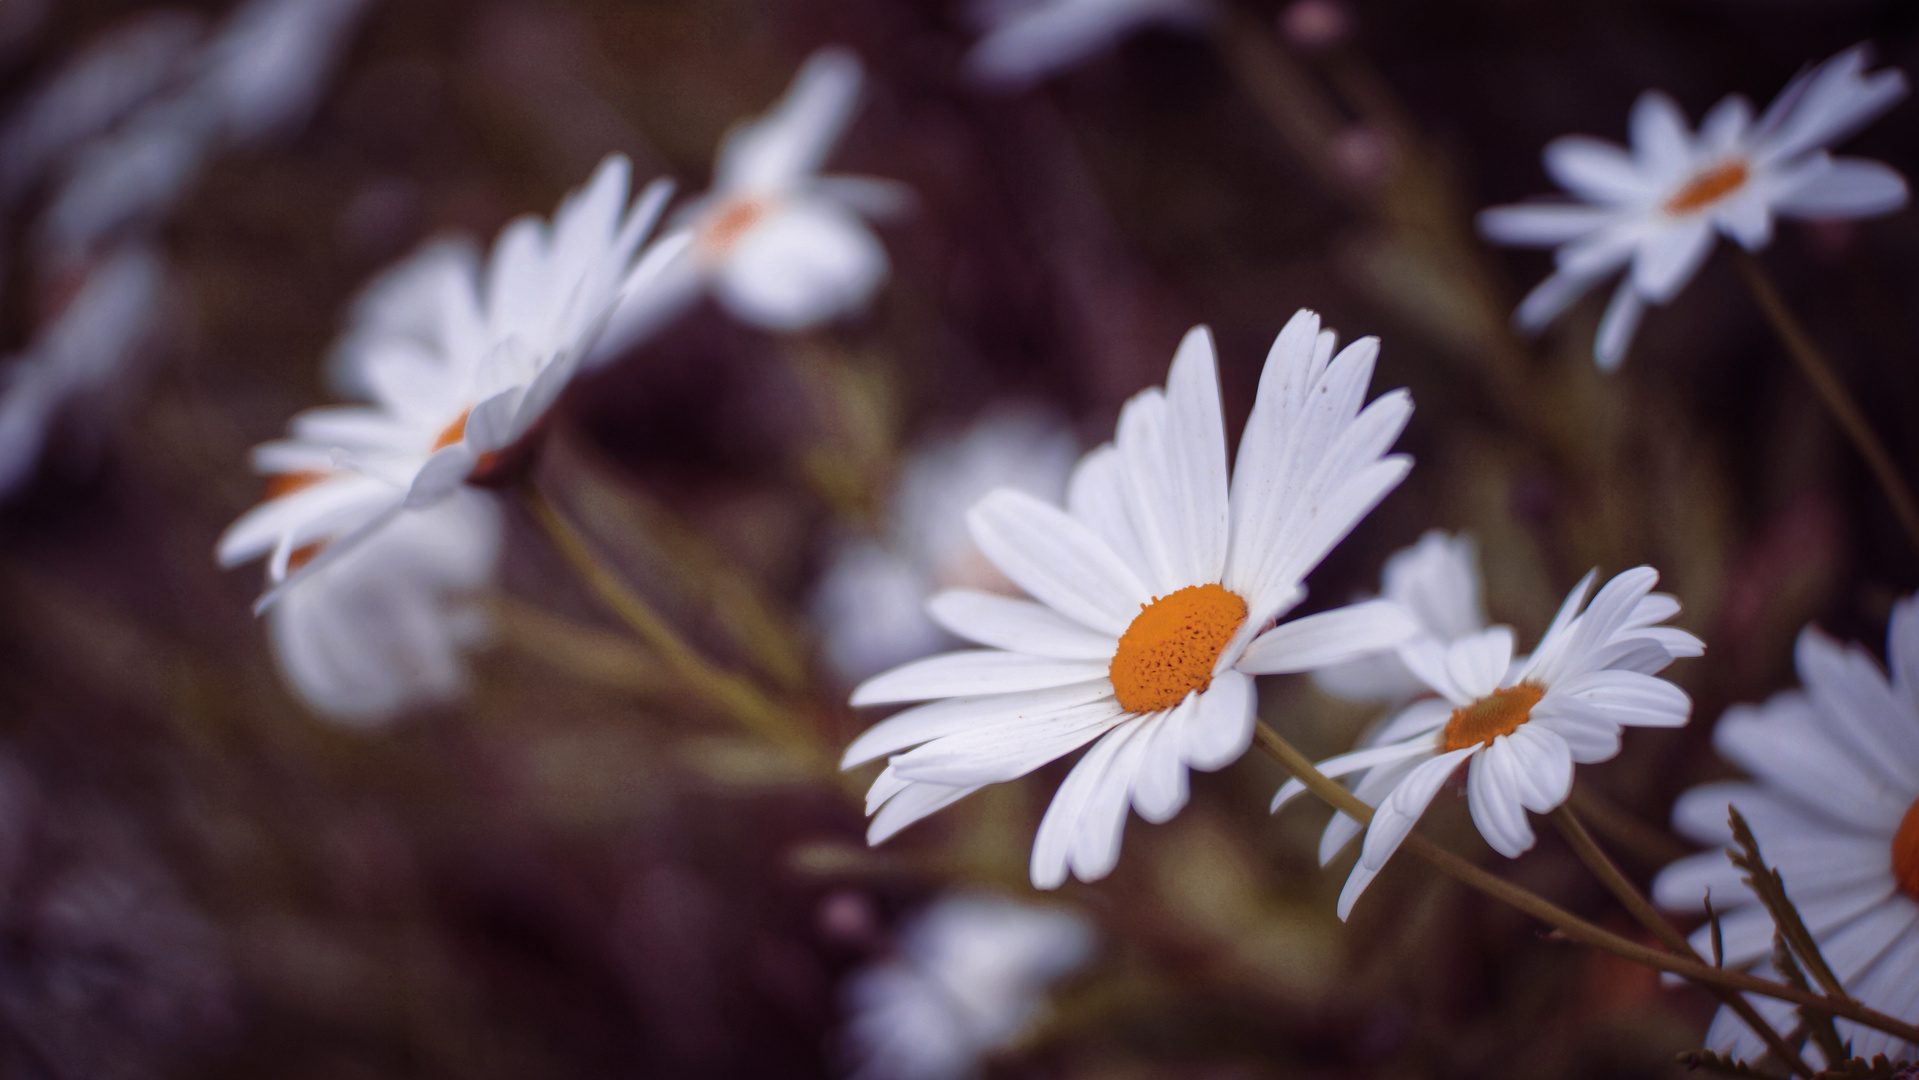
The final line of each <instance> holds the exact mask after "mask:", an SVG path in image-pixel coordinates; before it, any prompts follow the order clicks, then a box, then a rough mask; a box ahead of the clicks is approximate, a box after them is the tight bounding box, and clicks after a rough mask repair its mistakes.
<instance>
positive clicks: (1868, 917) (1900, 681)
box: [1653, 597, 1919, 1061]
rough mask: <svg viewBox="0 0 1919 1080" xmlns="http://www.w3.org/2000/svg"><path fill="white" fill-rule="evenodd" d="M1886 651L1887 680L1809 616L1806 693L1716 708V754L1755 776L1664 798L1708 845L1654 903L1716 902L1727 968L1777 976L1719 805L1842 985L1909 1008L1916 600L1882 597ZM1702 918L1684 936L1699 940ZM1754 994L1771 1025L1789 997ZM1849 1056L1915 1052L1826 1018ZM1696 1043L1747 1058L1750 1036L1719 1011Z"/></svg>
mask: <svg viewBox="0 0 1919 1080" xmlns="http://www.w3.org/2000/svg"><path fill="white" fill-rule="evenodd" d="M1886 653H1887V655H1888V657H1889V658H1890V660H1891V661H1892V678H1891V679H1890V680H1888V679H1887V678H1886V672H1885V670H1884V669H1883V668H1881V667H1880V666H1879V664H1878V662H1877V661H1875V660H1874V659H1873V657H1872V656H1871V655H1870V654H1869V653H1867V652H1866V650H1864V649H1862V648H1860V647H1858V646H1856V645H1853V646H1844V645H1841V644H1840V643H1839V642H1837V641H1834V640H1833V639H1831V638H1829V637H1827V636H1826V635H1824V634H1822V633H1820V632H1819V631H1817V630H1815V629H1813V628H1812V627H1807V628H1806V629H1805V631H1804V632H1803V633H1801V634H1800V635H1799V647H1798V651H1797V655H1796V657H1795V659H1796V660H1797V664H1798V668H1799V681H1800V682H1801V684H1802V685H1803V687H1804V688H1803V689H1799V690H1786V691H1783V692H1781V693H1778V694H1775V695H1773V696H1772V698H1771V699H1770V700H1768V701H1767V702H1766V703H1765V704H1764V705H1737V706H1734V707H1732V708H1730V709H1727V710H1726V713H1725V715H1724V716H1722V717H1721V718H1720V720H1719V725H1718V727H1716V728H1714V729H1713V745H1714V746H1715V747H1717V748H1718V750H1719V752H1720V754H1722V755H1723V756H1725V757H1726V758H1727V759H1728V760H1730V761H1732V762H1733V763H1735V764H1737V765H1738V766H1739V767H1741V768H1743V769H1745V770H1746V771H1747V772H1749V773H1751V774H1752V775H1753V777H1754V780H1752V781H1731V782H1725V783H1716V784H1706V785H1703V786H1701V787H1696V788H1694V789H1692V790H1691V791H1689V792H1687V793H1686V794H1685V795H1683V796H1681V797H1680V799H1679V802H1678V804H1677V805H1676V806H1674V807H1673V826H1674V828H1676V829H1678V831H1679V832H1681V833H1683V834H1684V835H1686V836H1689V837H1691V838H1692V839H1694V840H1697V841H1699V842H1700V843H1703V844H1711V845H1713V846H1714V850H1712V851H1709V852H1705V853H1702V854H1699V855H1693V856H1689V857H1687V858H1684V859H1681V860H1679V861H1678V862H1676V863H1673V864H1672V865H1671V866H1668V867H1667V868H1666V869H1665V870H1663V871H1661V872H1660V874H1659V877H1658V878H1657V879H1656V880H1654V882H1653V898H1654V899H1655V900H1657V901H1658V902H1659V903H1660V904H1661V905H1662V906H1665V907H1668V908H1673V909H1676V910H1691V911H1698V910H1702V908H1703V904H1702V901H1703V900H1704V899H1705V897H1706V896H1707V895H1708V893H1710V894H1711V896H1712V902H1713V906H1714V907H1715V908H1716V909H1718V910H1719V911H1720V912H1721V920H1720V925H1721V928H1722V931H1723V938H1724V947H1725V952H1724V956H1725V962H1726V965H1727V966H1728V967H1742V968H1743V967H1747V966H1755V965H1756V968H1755V970H1757V971H1758V972H1759V973H1760V974H1763V975H1765V976H1766V977H1767V978H1778V975H1777V973H1776V972H1775V970H1774V969H1773V967H1772V963H1771V960H1770V957H1771V956H1772V948H1773V924H1772V920H1771V918H1770V917H1769V916H1768V915H1767V913H1766V910H1765V908H1764V906H1763V905H1761V904H1760V903H1759V899H1758V897H1756V896H1755V895H1753V893H1752V890H1751V889H1749V888H1748V887H1747V886H1746V885H1745V884H1744V882H1743V881H1741V878H1742V876H1743V875H1742V874H1741V873H1740V871H1738V870H1737V869H1735V868H1734V867H1733V865H1732V863H1731V862H1730V861H1729V860H1728V859H1727V858H1726V856H1725V853H1724V851H1723V850H1722V849H1723V848H1726V847H1730V846H1731V845H1732V843H1733V839H1732V831H1731V827H1730V826H1729V825H1728V823H1727V813H1726V808H1727V806H1728V805H1729V804H1730V805H1731V806H1736V807H1738V809H1739V813H1740V814H1741V815H1742V816H1743V817H1744V818H1745V819H1746V822H1747V824H1749V825H1750V826H1752V832H1753V837H1754V838H1755V839H1757V840H1758V841H1759V847H1760V851H1761V852H1762V853H1763V854H1764V855H1765V857H1766V861H1767V862H1768V863H1769V864H1771V865H1772V866H1773V867H1774V868H1776V869H1777V870H1778V871H1779V873H1780V874H1781V876H1783V877H1784V879H1785V882H1786V891H1787V893H1788V894H1790V895H1791V897H1792V901H1793V904H1794V906H1796V907H1797V908H1798V909H1799V914H1800V916H1801V917H1802V918H1803V919H1804V920H1805V923H1806V928H1807V929H1808V930H1810V931H1812V935H1813V937H1814V938H1815V939H1816V940H1817V941H1818V942H1819V951H1820V953H1821V954H1822V955H1823V956H1824V957H1825V958H1826V962H1827V963H1828V964H1829V965H1831V967H1832V970H1833V973H1834V974H1835V975H1837V976H1838V977H1839V979H1840V981H1841V982H1842V983H1844V984H1845V987H1846V992H1847V993H1848V994H1850V995H1852V996H1853V997H1855V998H1858V999H1859V1000H1860V1001H1862V1002H1864V1003H1865V1004H1867V1005H1870V1006H1872V1007H1873V1008H1875V1009H1878V1010H1879V1011H1881V1012H1885V1013H1889V1014H1891V1015H1893V1016H1913V1015H1919V602H1916V601H1914V600H1913V599H1912V598H1910V597H1909V598H1907V599H1905V600H1903V601H1901V602H1900V603H1898V604H1896V605H1894V606H1893V612H1892V625H1891V627H1890V630H1889V632H1888V634H1887V642H1886ZM1710 936H1711V928H1710V927H1701V928H1700V929H1699V930H1698V931H1696V932H1695V933H1694V934H1693V944H1694V945H1695V946H1696V947H1697V948H1699V949H1702V950H1705V949H1709V948H1710V944H1711V942H1710ZM1751 1001H1752V1003H1753V1005H1754V1006H1756V1007H1757V1008H1758V1009H1759V1012H1760V1014H1761V1015H1762V1016H1764V1017H1765V1018H1766V1019H1767V1020H1768V1021H1770V1022H1771V1023H1772V1024H1774V1025H1775V1026H1776V1027H1778V1029H1779V1030H1781V1031H1787V1030H1790V1029H1792V1028H1793V1027H1794V1026H1795V1024H1796V1018H1795V1017H1794V1016H1793V1015H1792V1006H1790V1005H1785V1004H1783V1003H1775V1002H1773V1001H1772V1000H1771V999H1770V998H1759V997H1753V998H1751ZM1835 1023H1836V1024H1837V1025H1838V1031H1839V1037H1840V1039H1841V1040H1845V1041H1849V1042H1850V1043H1851V1044H1852V1052H1853V1054H1854V1055H1856V1056H1858V1057H1862V1058H1866V1059H1871V1058H1872V1057H1873V1056H1874V1055H1876V1054H1885V1055H1886V1056H1888V1057H1890V1058H1891V1059H1892V1060H1894V1061H1900V1060H1910V1059H1911V1058H1913V1057H1914V1056H1915V1055H1919V1047H1915V1046H1912V1045H1910V1044H1908V1043H1905V1042H1903V1041H1902V1040H1900V1039H1898V1038H1896V1037H1894V1036H1891V1035H1887V1034H1885V1033H1884V1032H1880V1031H1875V1030H1873V1029H1871V1028H1868V1027H1864V1026H1861V1025H1858V1024H1854V1023H1853V1022H1852V1021H1850V1020H1844V1019H1837V1018H1835ZM1706 1045H1707V1046H1708V1047H1710V1048H1711V1049H1713V1050H1714V1051H1717V1052H1719V1053H1724V1054H1731V1055H1732V1056H1734V1057H1736V1058H1741V1059H1744V1060H1752V1059H1754V1058H1757V1057H1759V1056H1760V1055H1761V1054H1763V1053H1765V1044H1764V1043H1762V1042H1761V1041H1760V1039H1759V1037H1758V1036H1757V1035H1755V1034H1754V1033H1753V1032H1752V1031H1751V1029H1749V1028H1747V1027H1746V1025H1745V1023H1744V1022H1743V1021H1741V1020H1740V1019H1739V1018H1738V1016H1737V1015H1735V1014H1734V1013H1733V1012H1732V1011H1731V1010H1730V1009H1723V1008H1722V1009H1720V1010H1719V1015H1718V1016H1717V1017H1715V1018H1714V1019H1713V1023H1712V1028H1711V1030H1710V1031H1708V1032H1707V1035H1706Z"/></svg>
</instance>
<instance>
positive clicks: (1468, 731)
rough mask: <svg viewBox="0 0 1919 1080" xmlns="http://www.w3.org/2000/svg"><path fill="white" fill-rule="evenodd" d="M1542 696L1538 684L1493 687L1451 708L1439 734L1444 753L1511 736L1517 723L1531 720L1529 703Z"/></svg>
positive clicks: (1515, 729)
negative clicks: (1483, 694)
mask: <svg viewBox="0 0 1919 1080" xmlns="http://www.w3.org/2000/svg"><path fill="white" fill-rule="evenodd" d="M1545 696H1546V691H1545V689H1544V688H1542V687H1538V686H1534V685H1532V684H1531V683H1520V684H1519V685H1518V686H1508V687H1507V688H1506V689H1504V690H1494V691H1493V692H1492V693H1490V694H1487V695H1486V696H1485V697H1483V698H1480V699H1479V700H1478V701H1475V702H1473V703H1472V704H1471V705H1464V706H1461V707H1460V708H1457V709H1454V710H1453V715H1452V717H1451V719H1448V720H1447V721H1446V730H1445V732H1444V733H1442V735H1441V743H1442V746H1443V750H1444V752H1445V753H1448V754H1450V753H1452V752H1453V751H1454V750H1464V749H1466V748H1467V747H1468V746H1477V745H1479V744H1480V743H1489V742H1492V741H1493V740H1494V739H1497V738H1498V737H1500V736H1501V735H1511V734H1512V733H1513V732H1515V731H1518V730H1519V725H1521V724H1523V723H1525V722H1526V721H1528V720H1530V719H1532V714H1533V706H1534V705H1537V704H1539V699H1540V698H1543V697H1545Z"/></svg>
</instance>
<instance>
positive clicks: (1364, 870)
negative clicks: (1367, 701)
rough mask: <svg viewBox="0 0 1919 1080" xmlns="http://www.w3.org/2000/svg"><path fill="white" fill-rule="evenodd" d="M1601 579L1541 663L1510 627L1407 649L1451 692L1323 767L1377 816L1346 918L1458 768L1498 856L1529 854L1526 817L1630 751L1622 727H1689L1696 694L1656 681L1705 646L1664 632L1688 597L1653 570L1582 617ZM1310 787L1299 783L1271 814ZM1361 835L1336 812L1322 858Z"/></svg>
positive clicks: (1587, 582) (1583, 588)
mask: <svg viewBox="0 0 1919 1080" xmlns="http://www.w3.org/2000/svg"><path fill="white" fill-rule="evenodd" d="M1593 576H1594V575H1592V574H1587V575H1586V577H1585V578H1584V580H1582V581H1580V583H1579V585H1578V587H1577V588H1575V589H1573V591H1572V594H1571V595H1570V596H1568V597H1567V598H1566V602H1565V604H1563V605H1562V606H1561V607H1560V609H1559V614H1558V615H1557V616H1555V617H1554V619H1553V622H1552V625H1551V626H1550V627H1548V628H1547V630H1546V634H1545V636H1544V637H1542V638H1541V639H1540V641H1539V648H1538V650H1537V651H1535V652H1534V653H1533V654H1532V656H1531V657H1530V658H1524V659H1521V660H1518V661H1515V660H1514V658H1513V632H1512V629H1511V628H1510V627H1505V626H1495V627H1493V628H1492V629H1490V630H1486V631H1484V632H1482V633H1478V634H1474V635H1471V636H1469V637H1465V638H1461V639H1459V640H1457V641H1454V642H1453V643H1451V644H1450V645H1442V644H1440V643H1438V642H1436V641H1425V642H1421V643H1417V644H1414V645H1411V646H1408V647H1407V648H1405V649H1403V650H1402V651H1401V652H1400V657H1401V659H1403V660H1404V661H1405V662H1406V666H1407V667H1408V668H1409V669H1410V670H1411V671H1412V672H1413V673H1414V674H1415V675H1417V676H1419V678H1420V680H1421V681H1423V682H1424V683H1425V684H1426V686H1427V687H1428V688H1430V689H1431V690H1432V691H1433V693H1435V694H1437V695H1439V696H1438V697H1436V698H1425V699H1423V700H1420V701H1416V702H1414V703H1413V704H1411V705H1409V706H1407V707H1406V708H1405V710H1404V711H1402V712H1401V713H1399V715H1397V716H1395V717H1394V718H1393V719H1392V720H1390V721H1388V722H1387V725H1386V727H1385V728H1384V729H1382V730H1381V731H1380V733H1379V735H1378V736H1377V738H1376V741H1377V743H1378V745H1375V746H1370V747H1367V748H1365V749H1363V750H1355V751H1353V752H1352V753H1349V754H1342V755H1340V756H1339V757H1335V758H1331V759H1328V760H1326V761H1323V762H1321V763H1320V765H1319V768H1320V771H1321V772H1323V773H1325V774H1326V775H1328V776H1349V775H1353V774H1355V773H1357V774H1359V779H1358V783H1357V785H1356V786H1355V787H1354V789H1353V794H1355V795H1357V796H1358V797H1359V798H1360V799H1361V800H1362V801H1363V802H1365V803H1367V804H1368V805H1371V806H1374V807H1377V808H1378V812H1377V813H1376V814H1374V816H1373V821H1372V824H1371V826H1369V827H1366V830H1365V831H1366V842H1365V844H1364V845H1363V847H1362V848H1361V850H1360V856H1359V865H1358V866H1355V867H1354V868H1353V872H1352V875H1351V876H1350V877H1348V878H1347V879H1346V888H1345V889H1344V891H1342V892H1341V893H1340V895H1339V917H1340V918H1342V919H1343V918H1345V917H1346V916H1347V915H1348V914H1349V913H1351V911H1352V909H1353V903H1354V902H1355V901H1357V900H1358V899H1359V896H1360V894H1361V893H1363V892H1364V891H1365V890H1366V886H1367V885H1369V884H1371V883H1372V880H1373V878H1374V877H1375V876H1377V875H1378V873H1379V871H1380V869H1381V868H1382V867H1384V866H1385V865H1386V860H1387V859H1389V858H1391V857H1392V854H1393V852H1395V851H1397V850H1399V845H1400V843H1401V841H1403V840H1405V839H1406V835H1407V834H1408V833H1410V832H1412V829H1413V825H1414V824H1415V823H1416V822H1418V820H1419V817H1420V815H1421V814H1424V813H1425V812H1426V807H1427V805H1428V804H1430V803H1431V802H1432V800H1433V796H1434V795H1436V794H1438V793H1439V789H1440V786H1441V785H1443V784H1444V783H1445V782H1446V780H1447V778H1448V777H1450V776H1452V775H1453V773H1454V772H1455V771H1456V770H1458V769H1459V767H1460V766H1462V765H1467V766H1468V769H1467V775H1466V801H1467V805H1468V806H1469V808H1470V809H1471V811H1472V817H1473V824H1475V825H1477V826H1478V827H1479V832H1480V835H1481V836H1484V837H1485V838H1486V842H1487V843H1488V844H1490V845H1492V847H1493V850H1495V851H1497V852H1499V853H1500V854H1501V855H1504V856H1506V857H1507V858H1517V857H1518V856H1520V855H1521V854H1523V853H1525V852H1526V850H1527V849H1529V848H1531V847H1532V846H1533V831H1532V826H1531V825H1530V824H1528V823H1527V821H1526V811H1528V810H1531V811H1532V812H1534V813H1536V814H1543V813H1545V812H1547V811H1549V810H1551V809H1553V808H1554V807H1556V806H1558V805H1559V804H1560V803H1562V802H1565V801H1566V796H1567V795H1569V794H1570V793H1571V791H1572V779H1573V777H1572V767H1573V763H1575V762H1578V763H1580V764H1592V763H1594V762H1600V761H1605V760H1607V759H1608V758H1611V757H1612V756H1613V755H1615V754H1617V753H1619V735H1620V729H1622V728H1627V727H1679V726H1680V725H1683V724H1684V723H1685V722H1686V718H1687V717H1688V716H1689V715H1691V713H1692V699H1691V698H1689V697H1687V696H1686V692H1685V691H1683V690H1681V689H1679V688H1678V687H1677V686H1674V685H1673V684H1672V683H1670V682H1667V681H1666V680H1664V679H1660V678H1656V677H1655V675H1656V673H1657V672H1659V671H1662V670H1664V669H1665V667H1666V665H1667V664H1669V663H1671V662H1672V661H1673V660H1674V659H1675V658H1677V657H1682V656H1697V655H1699V653H1700V652H1701V651H1703V648H1704V646H1702V645H1701V644H1700V642H1699V639H1698V638H1695V637H1693V636H1692V635H1691V634H1688V633H1686V632H1685V631H1684V630H1679V629H1675V628H1673V627H1668V626H1659V625H1656V624H1658V623H1662V622H1664V621H1666V620H1667V619H1670V618H1671V617H1672V616H1674V615H1676V614H1678V612H1679V603H1678V601H1676V600H1674V599H1673V598H1672V597H1670V596H1666V595H1664V594H1661V593H1654V592H1653V591H1652V587H1653V586H1654V585H1655V584H1657V583H1658V581H1659V574H1658V573H1657V572H1656V571H1654V570H1653V569H1652V568H1651V567H1647V566H1641V567H1638V568H1637V569H1633V570H1628V571H1626V572H1625V573H1623V574H1620V575H1619V576H1618V577H1615V578H1613V579H1612V580H1611V581H1609V582H1607V583H1606V586H1605V588H1603V589H1600V590H1599V595H1597V596H1595V597H1593V601H1592V604H1591V605H1590V606H1588V607H1587V608H1586V609H1585V611H1583V612H1582V611H1580V606H1581V605H1582V604H1583V603H1584V602H1585V599H1586V595H1587V593H1588V592H1590V591H1591V589H1592V583H1593ZM1468 763H1470V764H1468ZM1304 790H1305V786H1304V785H1302V784H1301V783H1300V782H1299V781H1297V780H1292V781H1288V782H1287V784H1286V786H1285V787H1283V788H1281V789H1280V790H1279V794H1278V795H1277V796H1275V797H1274V799H1273V810H1274V811H1275V812H1277V811H1278V810H1279V808H1280V807H1281V806H1284V805H1285V804H1286V802H1287V801H1288V800H1290V799H1292V798H1293V797H1294V796H1295V795H1298V794H1300V793H1301V792H1303V791H1304ZM1361 828H1362V826H1360V824H1359V822H1357V821H1356V820H1354V819H1353V818H1350V817H1347V816H1346V815H1344V814H1334V815H1333V820H1332V822H1331V823H1330V824H1328V825H1327V826H1326V832H1325V835H1324V836H1322V837H1321V840H1320V848H1319V855H1320V862H1321V863H1322V864H1323V863H1326V862H1330V861H1332V859H1333V857H1334V856H1336V855H1338V854H1339V852H1340V850H1341V849H1343V848H1344V847H1345V846H1346V844H1347V842H1349V841H1350V840H1352V838H1353V837H1354V836H1356V835H1358V834H1359V832H1360V829H1361Z"/></svg>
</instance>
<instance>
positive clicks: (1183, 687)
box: [1107, 585, 1246, 713]
mask: <svg viewBox="0 0 1919 1080" xmlns="http://www.w3.org/2000/svg"><path fill="white" fill-rule="evenodd" d="M1139 607H1140V611H1139V615H1138V616H1137V617H1135V618H1134V619H1133V625H1131V626H1129V627H1127V628H1126V633H1125V634H1124V635H1122V636H1121V637H1120V639H1119V648H1118V649H1117V650H1115V651H1114V653H1113V663H1112V666H1111V667H1110V668H1108V669H1107V673H1108V674H1109V675H1111V676H1112V679H1113V690H1114V691H1115V692H1116V693H1117V695H1118V696H1119V703H1120V705H1121V707H1123V708H1125V709H1126V710H1127V711H1128V712H1136V713H1147V712H1158V711H1160V710H1161V709H1170V708H1172V707H1173V706H1175V705H1177V704H1179V703H1180V701H1181V699H1183V698H1185V697H1186V695H1187V694H1188V693H1191V692H1192V691H1194V690H1204V689H1206V688H1207V687H1209V686H1211V685H1213V663H1214V661H1216V660H1218V659H1219V651H1220V650H1221V649H1224V648H1225V647H1226V643H1227V642H1229V641H1231V640H1232V639H1233V634H1234V633H1236V632H1237V631H1238V630H1239V627H1240V624H1241V623H1243V622H1245V621H1246V601H1244V600H1241V599H1240V598H1239V597H1237V596H1235V595H1233V594H1232V593H1230V592H1227V591H1226V590H1225V589H1223V588H1221V587H1220V586H1218V585H1189V586H1187V587H1186V588H1184V589H1180V590H1178V591H1177V592H1173V593H1169V594H1167V595H1166V596H1162V597H1158V598H1156V599H1154V600H1153V602H1152V603H1150V604H1141V605H1140V606H1139Z"/></svg>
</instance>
